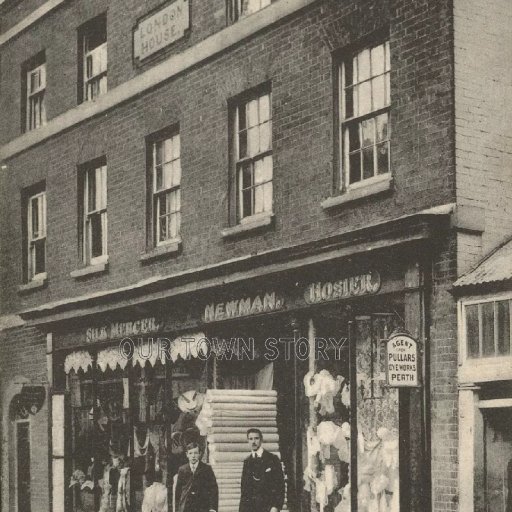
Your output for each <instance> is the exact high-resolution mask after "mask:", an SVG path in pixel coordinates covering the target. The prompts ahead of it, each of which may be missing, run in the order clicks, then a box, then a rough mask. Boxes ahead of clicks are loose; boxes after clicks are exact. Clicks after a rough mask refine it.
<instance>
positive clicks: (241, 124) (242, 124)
mask: <svg viewBox="0 0 512 512" xmlns="http://www.w3.org/2000/svg"><path fill="white" fill-rule="evenodd" d="M245 128H247V120H246V116H245V105H244V106H242V107H239V108H238V130H240V131H241V130H245Z"/></svg>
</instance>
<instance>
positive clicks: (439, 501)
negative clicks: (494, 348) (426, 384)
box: [430, 235, 458, 512]
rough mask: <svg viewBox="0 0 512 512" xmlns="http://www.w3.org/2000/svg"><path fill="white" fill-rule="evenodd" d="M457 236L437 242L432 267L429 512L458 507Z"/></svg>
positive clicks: (451, 509) (453, 509) (452, 509)
mask: <svg viewBox="0 0 512 512" xmlns="http://www.w3.org/2000/svg"><path fill="white" fill-rule="evenodd" d="M456 248H457V244H456V236H455V235H452V236H450V237H448V238H447V239H446V240H444V241H438V246H437V247H436V252H435V254H436V255H437V256H435V257H434V263H433V269H432V278H433V281H432V299H431V326H430V363H431V364H430V379H431V382H430V398H431V422H432V423H431V447H432V462H431V476H432V511H433V512H440V511H456V510H458V480H457V475H458V473H457V471H458V467H457V464H458V458H457V448H458V444H457V443H458V434H457V413H458V405H457V404H458V402H457V399H458V394H457V369H458V355H457V307H456V302H455V300H454V298H453V295H452V294H451V293H450V290H451V286H452V284H453V280H454V278H455V277H456V272H457V257H456Z"/></svg>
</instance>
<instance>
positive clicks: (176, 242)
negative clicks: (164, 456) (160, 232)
mask: <svg viewBox="0 0 512 512" xmlns="http://www.w3.org/2000/svg"><path fill="white" fill-rule="evenodd" d="M180 249H181V238H173V239H172V240H168V241H167V242H166V243H165V244H162V245H158V246H157V247H155V248H153V249H152V250H150V251H147V252H145V253H144V254H142V255H141V257H140V258H139V260H140V261H141V262H142V263H147V262H150V261H153V260H156V259H159V258H165V257H167V256H172V255H175V254H177V253H178V252H179V251H180Z"/></svg>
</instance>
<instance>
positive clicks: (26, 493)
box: [15, 420, 32, 512]
mask: <svg viewBox="0 0 512 512" xmlns="http://www.w3.org/2000/svg"><path fill="white" fill-rule="evenodd" d="M15 435H16V503H17V510H18V511H19V512H21V511H23V512H30V511H31V510H32V507H31V503H30V501H31V499H30V498H31V493H30V479H31V476H30V422H29V421H28V420H18V421H16V422H15Z"/></svg>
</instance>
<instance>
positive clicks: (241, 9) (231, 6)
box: [227, 0, 271, 23]
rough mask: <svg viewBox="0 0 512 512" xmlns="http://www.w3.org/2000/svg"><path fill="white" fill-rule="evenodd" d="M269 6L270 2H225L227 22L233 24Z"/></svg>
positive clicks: (265, 0)
mask: <svg viewBox="0 0 512 512" xmlns="http://www.w3.org/2000/svg"><path fill="white" fill-rule="evenodd" d="M270 4H271V0H227V8H228V21H229V22H230V23H234V22H236V21H238V20H239V19H240V18H243V17H245V16H249V15H250V14H252V13H254V12H257V11H259V10H261V9H263V8H264V7H267V6H269V5H270Z"/></svg>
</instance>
